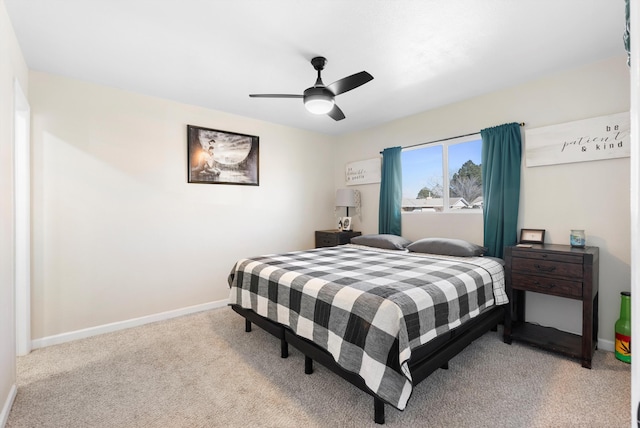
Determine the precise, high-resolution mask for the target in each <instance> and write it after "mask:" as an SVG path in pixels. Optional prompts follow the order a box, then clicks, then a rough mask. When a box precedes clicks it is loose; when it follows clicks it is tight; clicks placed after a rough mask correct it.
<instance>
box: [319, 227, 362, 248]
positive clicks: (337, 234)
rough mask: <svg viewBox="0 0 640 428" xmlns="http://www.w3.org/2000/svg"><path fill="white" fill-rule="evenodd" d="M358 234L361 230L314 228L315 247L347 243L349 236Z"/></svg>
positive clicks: (349, 239)
mask: <svg viewBox="0 0 640 428" xmlns="http://www.w3.org/2000/svg"><path fill="white" fill-rule="evenodd" d="M360 235H362V233H361V232H353V231H341V230H316V248H321V247H335V246H336V245H343V244H348V243H349V242H351V238H353V237H354V236H360Z"/></svg>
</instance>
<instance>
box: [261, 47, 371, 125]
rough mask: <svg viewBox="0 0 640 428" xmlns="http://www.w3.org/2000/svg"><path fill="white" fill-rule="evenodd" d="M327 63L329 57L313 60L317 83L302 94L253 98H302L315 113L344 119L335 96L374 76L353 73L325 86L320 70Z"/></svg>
mask: <svg viewBox="0 0 640 428" xmlns="http://www.w3.org/2000/svg"><path fill="white" fill-rule="evenodd" d="M326 64H327V59H326V58H324V57H321V56H317V57H315V58H313V59H312V60H311V65H313V68H315V69H316V70H317V71H318V78H317V79H316V83H315V84H314V85H313V86H312V87H310V88H307V89H305V91H304V93H303V94H302V95H294V94H250V95H249V96H250V97H252V98H302V101H303V102H304V106H305V107H306V109H307V110H308V111H309V112H310V113H313V114H327V115H329V117H331V118H332V119H334V120H342V119H344V117H345V116H344V113H343V112H342V110H340V107H338V106H337V105H336V103H335V100H334V98H335V97H336V95H340V94H344V93H345V92H347V91H350V90H352V89H355V88H357V87H358V86H362V85H364V84H365V83H367V82H368V81H370V80H373V76H372V75H370V74H369V73H367V72H366V71H361V72H360V73H356V74H352V75H351V76H347V77H345V78H343V79H340V80H336V81H335V82H333V83H332V84H330V85H327V86H325V84H324V83H322V78H321V77H320V72H321V71H322V70H323V69H324V66H325V65H326Z"/></svg>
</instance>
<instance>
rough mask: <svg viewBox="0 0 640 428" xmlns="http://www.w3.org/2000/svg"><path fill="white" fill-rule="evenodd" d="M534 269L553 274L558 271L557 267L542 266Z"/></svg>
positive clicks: (536, 266)
mask: <svg viewBox="0 0 640 428" xmlns="http://www.w3.org/2000/svg"><path fill="white" fill-rule="evenodd" d="M534 267H535V268H536V269H538V270H540V271H542V272H553V271H554V270H556V267H555V266H549V267H544V266H540V265H534Z"/></svg>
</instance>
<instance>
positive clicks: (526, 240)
mask: <svg viewBox="0 0 640 428" xmlns="http://www.w3.org/2000/svg"><path fill="white" fill-rule="evenodd" d="M544 231H545V230H544V229H520V243H521V244H544Z"/></svg>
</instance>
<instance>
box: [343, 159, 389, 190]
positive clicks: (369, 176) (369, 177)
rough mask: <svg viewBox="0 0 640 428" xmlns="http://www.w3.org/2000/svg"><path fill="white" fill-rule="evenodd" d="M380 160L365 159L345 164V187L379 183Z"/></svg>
mask: <svg viewBox="0 0 640 428" xmlns="http://www.w3.org/2000/svg"><path fill="white" fill-rule="evenodd" d="M381 162H382V161H381V159H380V158H375V159H367V160H363V161H358V162H351V163H348V164H347V168H346V170H345V176H344V181H345V183H346V184H347V186H352V185H356V184H369V183H380V180H381V172H380V164H381Z"/></svg>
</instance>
